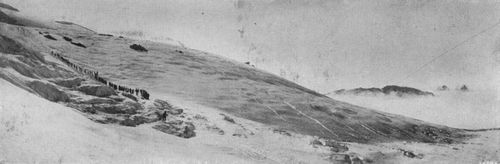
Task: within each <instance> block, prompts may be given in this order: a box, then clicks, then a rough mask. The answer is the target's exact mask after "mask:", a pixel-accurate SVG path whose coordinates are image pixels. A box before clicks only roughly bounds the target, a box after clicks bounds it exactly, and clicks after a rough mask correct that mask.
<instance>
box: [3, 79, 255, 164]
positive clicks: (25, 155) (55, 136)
mask: <svg viewBox="0 0 500 164" xmlns="http://www.w3.org/2000/svg"><path fill="white" fill-rule="evenodd" d="M0 91H2V93H1V94H0V163H3V162H7V163H39V162H40V163H159V162H170V163H196V162H207V163H218V162H224V161H226V162H227V161H231V162H233V161H234V162H241V163H245V162H244V161H241V159H238V158H236V157H233V156H229V155H224V154H225V153H224V152H222V151H220V150H217V149H215V148H214V147H213V146H212V147H208V146H204V145H203V144H200V143H197V142H193V141H190V140H185V139H182V138H178V137H175V136H171V135H165V134H163V133H161V132H158V131H156V130H153V129H150V128H145V127H137V128H129V127H122V126H116V125H104V124H97V123H94V122H92V121H90V120H89V119H87V118H86V117H84V116H83V115H81V114H79V113H78V112H76V111H75V110H73V109H71V108H68V107H65V106H63V105H61V104H56V103H53V102H49V101H47V100H45V99H42V98H40V97H37V96H35V95H33V94H31V93H29V92H26V91H24V90H22V89H20V88H18V87H16V86H14V85H12V84H10V83H9V82H7V81H5V80H3V79H0ZM7 93H8V94H7ZM247 162H248V159H247Z"/></svg>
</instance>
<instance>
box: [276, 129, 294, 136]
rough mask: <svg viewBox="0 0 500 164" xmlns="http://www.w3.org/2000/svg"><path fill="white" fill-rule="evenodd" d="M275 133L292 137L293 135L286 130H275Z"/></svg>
mask: <svg viewBox="0 0 500 164" xmlns="http://www.w3.org/2000/svg"><path fill="white" fill-rule="evenodd" d="M273 132H274V133H279V134H281V135H285V136H292V134H290V133H288V132H287V131H286V130H283V129H273Z"/></svg>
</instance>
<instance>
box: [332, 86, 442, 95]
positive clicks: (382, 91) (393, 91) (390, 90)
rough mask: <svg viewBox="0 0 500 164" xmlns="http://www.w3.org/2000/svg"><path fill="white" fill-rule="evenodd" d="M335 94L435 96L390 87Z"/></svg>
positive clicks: (409, 89) (357, 89) (425, 92)
mask: <svg viewBox="0 0 500 164" xmlns="http://www.w3.org/2000/svg"><path fill="white" fill-rule="evenodd" d="M333 93H335V94H337V95H366V96H368V95H371V96H376V95H396V96H399V97H403V96H434V94H433V93H432V92H427V91H421V90H419V89H416V88H411V87H404V86H396V85H388V86H385V87H383V88H355V89H348V90H346V89H340V90H336V91H334V92H333Z"/></svg>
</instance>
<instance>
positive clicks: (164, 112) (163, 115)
mask: <svg viewBox="0 0 500 164" xmlns="http://www.w3.org/2000/svg"><path fill="white" fill-rule="evenodd" d="M167 116H168V114H167V111H163V114H162V115H161V120H162V121H166V120H167Z"/></svg>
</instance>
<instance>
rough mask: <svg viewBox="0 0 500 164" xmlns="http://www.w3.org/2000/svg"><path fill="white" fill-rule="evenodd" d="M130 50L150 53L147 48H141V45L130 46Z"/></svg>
mask: <svg viewBox="0 0 500 164" xmlns="http://www.w3.org/2000/svg"><path fill="white" fill-rule="evenodd" d="M130 48H131V49H133V50H136V51H139V52H148V50H147V49H146V48H144V47H143V46H141V45H139V44H132V45H130Z"/></svg>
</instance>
